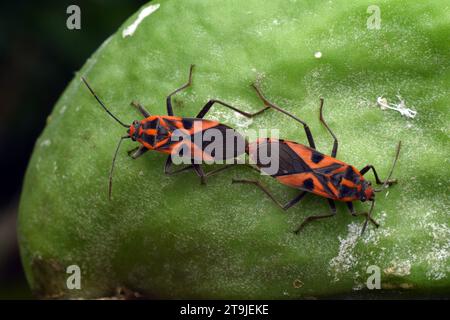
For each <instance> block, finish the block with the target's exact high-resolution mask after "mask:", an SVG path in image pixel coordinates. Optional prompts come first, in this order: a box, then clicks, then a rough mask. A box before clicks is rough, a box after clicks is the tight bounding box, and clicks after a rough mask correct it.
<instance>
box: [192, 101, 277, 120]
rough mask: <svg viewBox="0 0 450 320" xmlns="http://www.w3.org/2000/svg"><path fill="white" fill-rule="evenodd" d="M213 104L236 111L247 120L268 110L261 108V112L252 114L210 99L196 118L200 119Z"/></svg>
mask: <svg viewBox="0 0 450 320" xmlns="http://www.w3.org/2000/svg"><path fill="white" fill-rule="evenodd" d="M214 103H218V104H221V105H222V106H224V107H226V108H229V109H231V110H233V111H236V112H237V113H239V114H242V115H243V116H244V117H247V118H253V117H254V116H257V115H259V114H261V113H263V112H264V111H266V110H267V109H269V107H265V108H262V109H261V110H258V111H256V112H254V113H249V112H245V111H242V110H240V109H238V108H236V107H233V106H232V105H230V104H228V103H226V102H223V101H220V100H216V99H211V100H209V101H208V102H207V103H206V104H205V105H204V106H203V108H202V109H201V110H200V112H199V113H198V114H197V116H196V118H199V119H202V118H203V117H204V116H205V115H206V114H207V113H208V112H209V109H211V107H212V106H213V105H214Z"/></svg>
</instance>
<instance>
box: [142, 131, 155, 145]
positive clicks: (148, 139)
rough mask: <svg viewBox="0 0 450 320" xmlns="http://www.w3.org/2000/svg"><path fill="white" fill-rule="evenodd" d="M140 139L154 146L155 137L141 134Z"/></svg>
mask: <svg viewBox="0 0 450 320" xmlns="http://www.w3.org/2000/svg"><path fill="white" fill-rule="evenodd" d="M141 139H142V140H144V141H145V142H146V143H148V144H149V145H151V146H153V145H154V144H155V136H154V135H152V134H146V133H143V134H142V136H141Z"/></svg>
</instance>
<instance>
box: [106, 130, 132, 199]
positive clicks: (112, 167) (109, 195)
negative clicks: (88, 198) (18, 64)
mask: <svg viewBox="0 0 450 320" xmlns="http://www.w3.org/2000/svg"><path fill="white" fill-rule="evenodd" d="M129 138H130V137H129V136H123V137H121V138H120V140H119V143H118V144H117V148H116V152H114V157H113V160H112V164H111V170H110V171H109V188H108V197H109V200H111V193H112V177H113V171H114V165H115V164H116V157H117V153H118V152H119V149H120V145H121V144H122V141H123V140H125V139H129Z"/></svg>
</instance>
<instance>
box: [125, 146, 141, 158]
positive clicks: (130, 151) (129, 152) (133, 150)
mask: <svg viewBox="0 0 450 320" xmlns="http://www.w3.org/2000/svg"><path fill="white" fill-rule="evenodd" d="M137 149H139V147H136V148H133V149H131V150H129V151H127V153H128V155H129V156H131V154H132V153H133V152H135V151H136V150H137Z"/></svg>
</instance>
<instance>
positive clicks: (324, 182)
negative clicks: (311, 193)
mask: <svg viewBox="0 0 450 320" xmlns="http://www.w3.org/2000/svg"><path fill="white" fill-rule="evenodd" d="M314 176H315V177H316V178H317V180H319V182H320V184H321V185H322V188H323V190H325V192H326V193H328V194H329V195H330V196H335V194H334V193H333V191H332V190H331V189H330V187H328V181H330V178H329V177H328V176H326V175H323V174H320V173H316V172H314Z"/></svg>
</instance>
